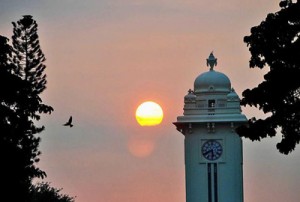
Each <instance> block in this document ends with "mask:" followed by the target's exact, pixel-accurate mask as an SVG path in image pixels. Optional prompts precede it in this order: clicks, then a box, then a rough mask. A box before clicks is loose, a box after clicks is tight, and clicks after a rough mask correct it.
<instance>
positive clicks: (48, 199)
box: [31, 182, 75, 202]
mask: <svg viewBox="0 0 300 202" xmlns="http://www.w3.org/2000/svg"><path fill="white" fill-rule="evenodd" d="M61 190H62V189H57V188H53V187H51V186H50V183H49V182H40V183H37V184H36V185H33V186H32V187H31V195H32V199H31V202H74V201H75V197H70V196H68V195H66V194H61V193H60V192H61Z"/></svg>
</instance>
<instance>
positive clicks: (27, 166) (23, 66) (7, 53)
mask: <svg viewBox="0 0 300 202" xmlns="http://www.w3.org/2000/svg"><path fill="white" fill-rule="evenodd" d="M13 33H14V34H13V37H12V46H10V45H9V44H8V43H7V42H8V39H7V38H6V37H2V36H1V37H0V128H1V135H0V158H1V173H0V176H1V182H2V183H3V188H2V189H0V197H3V198H5V199H6V200H8V201H22V202H27V201H30V187H31V185H32V180H33V179H34V178H44V177H46V173H45V172H44V171H42V170H41V169H39V168H38V167H37V163H38V162H39V160H40V159H39V155H40V154H41V152H40V151H39V149H38V147H39V143H40V141H41V139H40V137H37V136H36V135H37V134H38V133H40V132H42V131H43V130H44V126H41V127H38V126H36V121H38V120H40V116H41V114H47V113H49V114H50V113H51V112H52V111H53V108H52V107H51V106H48V105H45V104H44V103H43V101H42V99H41V97H40V96H41V93H42V92H43V91H44V90H45V89H46V74H44V70H45V67H46V66H45V65H44V64H43V62H44V61H45V57H44V54H43V53H42V51H41V49H40V45H39V40H38V35H37V23H36V21H35V20H33V19H32V17H31V16H28V15H27V16H23V18H22V19H21V20H19V21H18V22H17V23H14V22H13Z"/></svg>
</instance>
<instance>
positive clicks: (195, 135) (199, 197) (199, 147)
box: [174, 53, 247, 202]
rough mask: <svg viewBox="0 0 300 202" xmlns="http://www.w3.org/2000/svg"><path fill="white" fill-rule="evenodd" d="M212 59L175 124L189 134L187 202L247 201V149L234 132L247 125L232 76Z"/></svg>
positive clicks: (186, 134)
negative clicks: (217, 67) (245, 159)
mask: <svg viewBox="0 0 300 202" xmlns="http://www.w3.org/2000/svg"><path fill="white" fill-rule="evenodd" d="M216 65H217V59H216V58H215V57H214V55H213V53H211V54H210V55H209V57H208V59H207V66H209V68H210V69H209V71H207V72H204V73H202V74H200V75H199V76H198V77H197V78H196V79H195V82H194V90H191V89H190V90H189V91H188V94H187V95H186V96H185V97H184V108H183V110H184V111H183V115H182V116H178V117H177V121H176V122H174V125H175V126H176V128H177V130H178V131H179V132H181V133H182V134H183V135H184V152H185V177H186V202H243V147H242V139H241V138H240V137H239V136H238V135H237V133H236V132H235V128H236V127H237V126H239V125H240V124H244V123H246V122H247V118H246V116H245V115H243V114H242V113H241V107H240V99H239V97H238V95H237V94H236V92H235V91H234V89H233V88H232V87H231V82H230V80H229V78H228V77H227V76H226V75H225V74H223V73H221V72H218V71H215V70H214V68H215V66H216Z"/></svg>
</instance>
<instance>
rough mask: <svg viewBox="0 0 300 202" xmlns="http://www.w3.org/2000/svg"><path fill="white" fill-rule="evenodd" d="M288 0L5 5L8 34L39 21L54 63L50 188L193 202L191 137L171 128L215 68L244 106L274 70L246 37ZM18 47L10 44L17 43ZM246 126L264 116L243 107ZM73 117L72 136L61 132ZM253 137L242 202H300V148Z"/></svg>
mask: <svg viewBox="0 0 300 202" xmlns="http://www.w3.org/2000/svg"><path fill="white" fill-rule="evenodd" d="M278 3H279V0H278V1H277V0H243V1H242V0H227V1H224V0H215V1H210V0H0V35H4V36H6V37H8V38H9V39H11V36H12V29H13V26H12V24H11V22H13V21H14V22H16V21H18V20H19V19H21V18H22V16H23V15H32V16H33V18H34V19H35V20H36V21H37V23H38V34H39V38H40V45H41V48H42V51H43V52H44V54H45V57H46V62H45V64H46V66H47V68H46V74H47V80H48V83H47V89H46V90H45V91H44V93H43V95H42V97H43V101H44V102H45V103H46V104H48V105H50V106H52V107H53V108H54V112H53V113H52V114H51V115H44V116H42V120H41V121H40V122H39V123H38V125H41V124H43V125H45V127H46V130H45V131H44V132H42V133H41V134H40V136H41V137H42V141H41V143H40V150H41V151H42V155H41V156H40V159H41V161H40V163H39V164H38V166H39V167H40V168H41V169H42V170H44V171H45V172H46V173H47V175H48V177H47V178H46V179H45V181H47V182H50V183H51V185H52V186H54V187H57V188H63V190H62V193H65V194H68V195H70V196H76V202H184V201H185V176H184V159H183V158H184V153H183V152H184V145H183V140H184V136H183V135H182V134H180V133H179V132H178V131H177V130H176V128H175V126H174V125H173V124H172V122H175V121H176V118H177V116H180V115H182V113H183V97H184V96H185V95H186V94H187V91H188V89H189V88H193V83H194V80H195V78H196V77H197V76H198V75H199V74H200V73H202V72H205V71H208V67H207V66H206V58H207V57H208V56H209V54H210V52H211V51H213V52H214V55H215V57H216V58H218V66H217V67H216V68H215V69H216V70H217V71H221V72H223V73H224V74H226V75H227V76H228V77H229V78H230V80H231V84H232V87H234V89H235V90H236V92H237V93H238V94H239V96H240V97H241V93H242V91H243V90H245V89H247V88H252V87H254V86H256V85H257V84H259V83H260V82H261V81H262V78H263V74H264V73H265V72H266V71H267V70H260V69H257V68H255V69H250V68H249V67H248V61H249V58H250V54H249V51H248V48H247V45H246V44H245V43H244V42H243V37H244V36H245V35H249V33H250V31H249V30H250V28H251V27H253V26H256V25H258V24H259V23H260V22H261V21H262V20H263V19H265V16H266V15H267V14H268V13H270V12H276V11H278V10H279V6H278ZM10 42H11V41H10ZM147 100H153V101H155V102H157V103H158V104H160V106H161V107H162V109H163V111H164V119H163V121H162V123H161V124H160V125H158V126H153V127H141V126H140V125H138V123H137V122H136V120H135V110H136V108H137V107H138V106H139V105H140V104H141V103H142V102H144V101H147ZM242 110H243V113H244V114H245V115H246V116H247V118H251V117H252V116H263V114H261V113H260V112H259V111H258V110H256V109H252V108H242ZM71 115H72V116H73V123H74V127H72V128H69V127H65V126H62V125H63V124H64V123H65V122H66V121H67V120H68V119H69V116H71ZM280 136H281V135H280V134H279V135H278V137H276V138H272V139H271V138H267V139H264V140H263V141H261V142H251V141H249V140H244V199H245V200H244V201H245V202H265V201H272V202H283V201H286V202H299V201H300V192H299V188H300V174H299V169H300V146H298V147H297V148H296V150H295V151H294V152H293V153H291V154H290V155H288V156H286V155H283V154H280V153H279V152H278V151H277V149H276V143H277V142H278V141H280V138H281V137H280Z"/></svg>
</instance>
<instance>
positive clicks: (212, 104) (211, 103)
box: [208, 100, 216, 108]
mask: <svg viewBox="0 0 300 202" xmlns="http://www.w3.org/2000/svg"><path fill="white" fill-rule="evenodd" d="M215 106H216V100H208V107H209V108H214V107H215Z"/></svg>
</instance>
